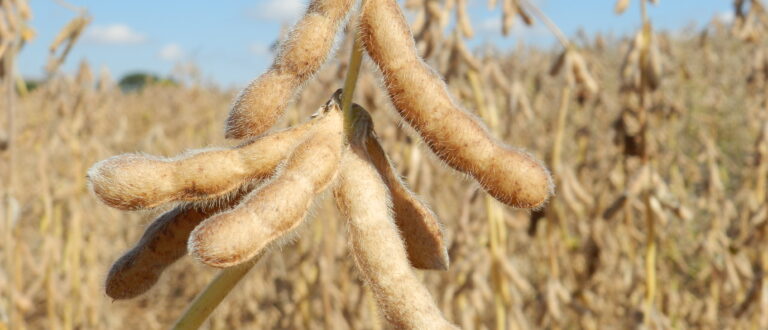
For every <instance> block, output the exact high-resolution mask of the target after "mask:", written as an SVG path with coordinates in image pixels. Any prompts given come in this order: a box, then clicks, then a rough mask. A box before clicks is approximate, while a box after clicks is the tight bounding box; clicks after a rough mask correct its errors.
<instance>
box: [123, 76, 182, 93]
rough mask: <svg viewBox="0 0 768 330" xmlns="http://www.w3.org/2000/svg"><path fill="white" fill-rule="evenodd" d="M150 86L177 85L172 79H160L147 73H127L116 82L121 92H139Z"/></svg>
mask: <svg viewBox="0 0 768 330" xmlns="http://www.w3.org/2000/svg"><path fill="white" fill-rule="evenodd" d="M150 84H161V85H170V86H175V85H177V83H176V81H175V80H173V79H170V78H160V77H159V76H158V75H156V74H153V73H147V72H134V73H129V74H127V75H125V76H123V77H122V78H120V81H119V82H118V85H119V86H120V89H121V90H122V91H123V92H133V91H139V90H141V89H142V88H144V87H146V86H147V85H150Z"/></svg>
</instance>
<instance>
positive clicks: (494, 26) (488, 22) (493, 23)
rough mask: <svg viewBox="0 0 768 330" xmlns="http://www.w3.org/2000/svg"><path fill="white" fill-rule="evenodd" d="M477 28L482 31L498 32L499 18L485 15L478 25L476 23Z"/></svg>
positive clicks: (499, 29)
mask: <svg viewBox="0 0 768 330" xmlns="http://www.w3.org/2000/svg"><path fill="white" fill-rule="evenodd" d="M478 30H479V31H480V32H482V33H500V31H501V18H500V17H487V18H486V19H484V20H482V21H481V22H480V25H478Z"/></svg>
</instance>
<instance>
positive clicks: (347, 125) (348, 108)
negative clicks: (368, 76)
mask: <svg viewBox="0 0 768 330" xmlns="http://www.w3.org/2000/svg"><path fill="white" fill-rule="evenodd" d="M353 38H354V42H353V43H352V52H351V54H350V56H349V68H347V77H346V78H345V79H344V93H343V94H342V95H341V111H342V112H343V113H344V133H346V135H347V136H350V134H352V132H353V127H352V123H353V119H354V117H355V116H354V113H353V112H352V97H353V96H354V94H355V86H356V85H357V77H358V76H359V75H360V64H361V63H362V61H363V50H362V45H361V44H360V40H359V39H358V38H357V37H356V36H354V35H353Z"/></svg>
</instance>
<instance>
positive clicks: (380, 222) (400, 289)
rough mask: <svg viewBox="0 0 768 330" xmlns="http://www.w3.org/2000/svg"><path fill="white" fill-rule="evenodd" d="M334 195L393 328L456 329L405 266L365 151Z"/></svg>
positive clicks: (349, 160)
mask: <svg viewBox="0 0 768 330" xmlns="http://www.w3.org/2000/svg"><path fill="white" fill-rule="evenodd" d="M369 1H371V0H369ZM334 196H335V199H336V204H337V206H338V208H339V210H340V211H341V213H342V214H343V215H344V216H345V217H346V218H347V219H348V226H347V227H348V231H349V239H350V245H351V250H352V255H353V256H354V258H355V264H356V265H357V268H358V270H359V271H360V273H361V274H362V276H363V278H364V279H365V281H366V283H367V284H368V286H369V287H370V288H371V291H373V293H374V296H375V298H376V302H377V304H378V305H379V308H380V309H381V310H382V311H383V312H384V315H385V316H386V318H387V320H388V321H389V322H390V323H391V324H392V325H393V326H394V327H395V328H397V329H456V327H454V326H453V325H452V324H450V323H449V322H448V321H446V320H445V318H444V317H443V316H442V314H441V313H440V310H439V309H438V307H437V305H436V304H435V302H434V300H433V298H432V296H431V295H430V293H429V291H428V290H427V288H426V287H424V285H423V284H422V283H421V282H420V281H419V280H418V278H417V277H416V274H415V273H414V271H413V269H412V268H411V266H410V264H409V263H408V256H407V253H406V250H405V246H404V245H403V241H402V240H401V238H400V235H399V233H398V229H397V225H396V224H395V221H394V220H393V219H392V210H391V205H390V204H391V203H390V195H389V191H388V188H387V186H386V184H385V183H384V182H383V181H382V178H381V176H380V175H379V173H378V172H377V170H376V167H375V166H374V165H373V164H372V163H371V161H370V159H368V156H367V155H366V152H365V150H363V149H361V148H358V147H356V146H354V145H352V146H351V148H350V149H348V150H346V152H345V153H344V157H343V159H342V163H341V169H340V171H339V178H338V180H337V182H336V185H335V186H334Z"/></svg>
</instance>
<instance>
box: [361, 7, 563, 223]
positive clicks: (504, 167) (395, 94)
mask: <svg viewBox="0 0 768 330" xmlns="http://www.w3.org/2000/svg"><path fill="white" fill-rule="evenodd" d="M360 33H361V40H362V43H363V45H364V47H365V49H366V51H367V52H368V54H369V55H370V57H371V59H373V61H374V62H375V63H376V64H377V65H378V67H379V69H380V70H381V72H382V75H383V77H384V81H385V84H386V87H387V90H388V93H389V96H390V99H391V100H392V102H393V104H394V105H395V108H397V110H398V112H399V113H400V115H401V116H402V117H403V118H404V119H405V121H406V122H408V124H410V125H411V126H412V127H414V128H415V129H416V130H417V131H418V132H419V134H420V135H421V136H422V137H423V138H424V141H425V142H426V143H427V145H429V147H430V148H431V149H432V151H433V152H434V153H435V154H436V155H437V156H438V157H440V159H441V160H443V161H444V162H446V163H447V164H448V165H450V166H451V167H453V168H455V169H456V170H459V171H461V172H464V173H467V174H470V175H471V176H472V177H474V178H475V179H476V180H477V181H478V182H479V183H480V184H481V185H482V186H483V188H484V189H485V190H486V191H488V193H490V194H491V195H493V196H494V197H495V198H496V199H498V200H499V201H501V202H503V203H505V204H508V205H510V206H514V207H521V208H534V207H539V206H541V205H543V204H544V202H546V200H547V199H548V198H549V196H550V195H551V193H552V190H553V184H552V179H551V178H550V175H549V172H548V171H547V169H546V168H544V166H542V165H541V164H540V163H539V162H538V161H537V160H535V159H534V158H533V157H532V156H530V155H528V154H526V153H525V152H522V151H520V150H517V149H514V148H512V147H509V146H506V145H504V144H502V143H500V142H498V141H496V140H495V139H494V138H493V137H492V136H491V135H490V134H489V133H488V131H487V130H486V129H485V127H483V126H482V124H481V123H480V122H479V120H478V119H476V118H475V117H474V116H472V115H470V114H469V113H467V112H465V111H464V110H462V109H461V108H459V107H458V106H457V105H456V104H455V102H454V101H453V100H452V99H451V96H450V94H449V93H448V90H447V89H446V87H445V84H444V83H443V81H442V80H441V79H440V77H439V76H438V75H437V74H436V73H435V72H433V71H432V69H431V68H430V67H429V66H427V65H426V64H425V63H424V62H423V61H422V60H421V59H420V58H419V57H418V55H417V53H416V48H415V45H414V41H413V37H412V35H411V32H410V30H409V29H408V24H407V22H406V20H405V17H404V16H403V14H402V12H401V11H400V7H399V6H398V4H397V2H396V1H395V0H368V1H366V2H365V4H364V6H363V9H362V13H361V18H360Z"/></svg>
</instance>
